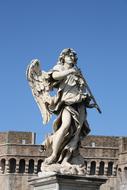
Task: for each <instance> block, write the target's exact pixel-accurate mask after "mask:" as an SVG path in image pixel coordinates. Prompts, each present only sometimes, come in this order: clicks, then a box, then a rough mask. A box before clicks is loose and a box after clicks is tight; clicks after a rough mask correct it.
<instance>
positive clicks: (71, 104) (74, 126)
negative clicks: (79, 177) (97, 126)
mask: <svg viewBox="0 0 127 190" xmlns="http://www.w3.org/2000/svg"><path fill="white" fill-rule="evenodd" d="M77 60H78V58H77V54H76V52H75V51H74V50H73V49H71V48H67V49H64V50H63V51H62V52H61V53H60V56H59V58H58V62H57V64H56V65H55V66H54V67H53V69H52V70H50V71H49V72H45V71H42V70H41V69H40V62H39V60H37V59H35V60H32V61H31V64H30V65H29V66H28V69H27V79H28V82H29V85H30V87H31V90H32V94H33V96H34V98H35V101H36V102H37V105H38V106H39V108H40V111H41V114H42V118H43V123H44V124H46V123H48V121H49V120H50V117H51V115H52V114H55V115H57V119H56V120H55V121H54V123H53V134H51V135H49V136H48V137H47V138H46V140H45V141H44V142H43V143H42V149H51V153H50V155H49V157H48V158H46V159H45V161H44V163H43V166H42V170H43V171H44V170H47V171H48V170H49V171H51V170H52V171H58V172H61V173H67V171H68V172H69V173H71V174H84V171H85V170H84V167H85V166H84V159H83V157H82V156H81V155H80V153H79V146H80V142H81V140H82V139H83V138H84V137H85V136H86V135H87V134H88V133H89V132H90V128H89V124H88V122H87V111H86V109H87V108H93V107H95V108H97V110H98V111H99V112H101V111H100V108H99V106H98V105H97V103H96V101H95V99H94V97H93V95H92V93H91V91H90V89H89V87H88V84H87V83H86V80H85V78H84V77H83V75H82V73H81V71H80V69H78V67H77ZM54 89H57V93H56V95H55V96H51V95H50V92H51V91H52V90H54ZM47 168H48V169H47ZM63 171H64V172H63Z"/></svg>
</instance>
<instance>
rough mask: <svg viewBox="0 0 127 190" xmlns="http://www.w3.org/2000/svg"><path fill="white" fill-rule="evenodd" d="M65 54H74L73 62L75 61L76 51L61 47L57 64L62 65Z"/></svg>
mask: <svg viewBox="0 0 127 190" xmlns="http://www.w3.org/2000/svg"><path fill="white" fill-rule="evenodd" d="M66 55H69V56H74V64H76V63H77V60H78V57H77V53H76V52H75V51H74V49H72V48H66V49H63V50H62V52H61V53H60V56H59V58H58V62H57V64H62V65H63V64H64V58H65V56H66Z"/></svg>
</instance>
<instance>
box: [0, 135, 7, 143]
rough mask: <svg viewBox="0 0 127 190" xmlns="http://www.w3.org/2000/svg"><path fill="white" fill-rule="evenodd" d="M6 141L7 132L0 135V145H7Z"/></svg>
mask: <svg viewBox="0 0 127 190" xmlns="http://www.w3.org/2000/svg"><path fill="white" fill-rule="evenodd" d="M7 141H8V133H7V132H1V133H0V144H4V143H7Z"/></svg>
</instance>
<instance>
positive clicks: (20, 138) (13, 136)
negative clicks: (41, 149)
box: [0, 131, 36, 144]
mask: <svg viewBox="0 0 127 190" xmlns="http://www.w3.org/2000/svg"><path fill="white" fill-rule="evenodd" d="M35 140H36V134H35V133H33V132H21V131H19V132H17V131H8V132H0V144H6V143H11V144H13V143H14V144H35Z"/></svg>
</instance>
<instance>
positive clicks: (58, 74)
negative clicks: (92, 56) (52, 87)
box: [52, 68, 76, 80]
mask: <svg viewBox="0 0 127 190" xmlns="http://www.w3.org/2000/svg"><path fill="white" fill-rule="evenodd" d="M75 72H76V70H75V69H74V68H71V69H68V70H65V71H54V72H53V74H52V77H53V79H55V80H62V79H64V78H65V77H66V76H68V75H69V74H73V73H75Z"/></svg>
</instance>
